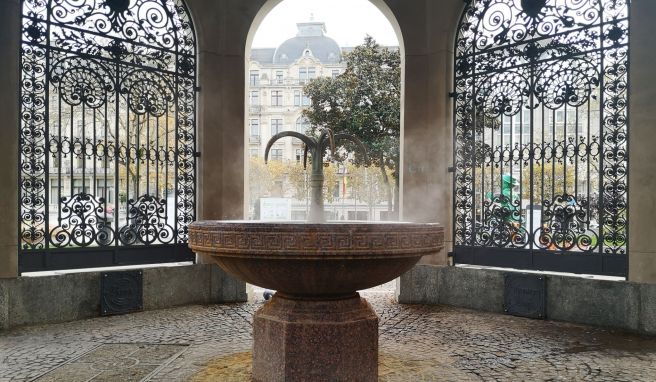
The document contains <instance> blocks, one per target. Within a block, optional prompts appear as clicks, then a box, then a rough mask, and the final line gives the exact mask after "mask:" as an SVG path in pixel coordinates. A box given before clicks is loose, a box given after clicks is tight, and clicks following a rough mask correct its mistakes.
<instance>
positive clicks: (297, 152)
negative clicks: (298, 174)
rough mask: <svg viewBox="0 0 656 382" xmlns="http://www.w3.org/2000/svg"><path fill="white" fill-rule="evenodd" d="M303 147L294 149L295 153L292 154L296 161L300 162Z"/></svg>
mask: <svg viewBox="0 0 656 382" xmlns="http://www.w3.org/2000/svg"><path fill="white" fill-rule="evenodd" d="M303 151H304V150H303V149H296V154H295V155H294V158H295V159H296V162H297V163H300V162H302V161H303V155H304V154H303Z"/></svg>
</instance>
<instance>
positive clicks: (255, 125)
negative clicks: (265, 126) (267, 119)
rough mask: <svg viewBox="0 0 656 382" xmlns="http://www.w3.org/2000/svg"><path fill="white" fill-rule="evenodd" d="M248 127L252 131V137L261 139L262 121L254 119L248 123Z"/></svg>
mask: <svg viewBox="0 0 656 382" xmlns="http://www.w3.org/2000/svg"><path fill="white" fill-rule="evenodd" d="M248 127H249V130H250V131H251V137H259V136H260V120H259V119H257V118H253V119H251V120H250V121H248Z"/></svg>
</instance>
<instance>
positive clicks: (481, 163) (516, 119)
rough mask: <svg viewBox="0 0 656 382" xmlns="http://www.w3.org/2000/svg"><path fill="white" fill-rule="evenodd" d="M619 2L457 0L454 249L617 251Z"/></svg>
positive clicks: (621, 198)
mask: <svg viewBox="0 0 656 382" xmlns="http://www.w3.org/2000/svg"><path fill="white" fill-rule="evenodd" d="M628 12H629V1H628V0H471V1H469V2H468V3H467V6H466V8H465V11H464V13H463V16H462V20H461V22H460V25H459V29H458V37H457V40H456V57H455V87H456V88H455V92H454V93H455V94H456V97H455V106H454V107H455V115H456V118H455V157H456V164H455V169H456V171H455V176H454V182H455V186H454V193H455V205H454V208H455V211H454V236H455V238H454V240H455V243H456V252H457V248H458V246H464V247H481V248H484V247H493V248H499V247H501V248H515V249H517V248H521V249H525V250H527V251H533V250H535V251H540V253H545V252H547V253H549V252H554V253H559V252H580V253H590V254H593V253H596V254H608V255H613V254H619V255H624V254H625V253H626V250H627V232H628V223H627V219H626V213H627V151H626V150H627V130H628V116H627V105H628V100H627V99H628V94H627V81H628V40H629V33H628V23H629V19H628ZM506 177H510V178H512V179H513V182H512V185H508V184H507V183H506V182H505V179H506ZM511 189H512V190H511ZM508 195H514V196H513V199H512V200H511V199H508Z"/></svg>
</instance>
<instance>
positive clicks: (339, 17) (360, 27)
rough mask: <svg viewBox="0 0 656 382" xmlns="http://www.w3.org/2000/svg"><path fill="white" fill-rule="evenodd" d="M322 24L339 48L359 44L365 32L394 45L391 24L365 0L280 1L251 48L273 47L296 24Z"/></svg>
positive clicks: (289, 36) (280, 41)
mask: <svg viewBox="0 0 656 382" xmlns="http://www.w3.org/2000/svg"><path fill="white" fill-rule="evenodd" d="M311 15H312V16H313V17H314V20H315V21H323V22H325V23H326V28H327V30H328V33H327V35H328V36H329V37H332V38H333V39H335V41H337V44H338V45H339V46H341V47H351V46H356V45H360V44H361V43H362V42H363V40H364V37H365V36H366V35H367V34H368V35H370V36H372V37H373V38H374V39H375V40H376V41H377V42H378V43H379V44H381V45H385V46H398V45H399V42H398V39H397V37H396V33H394V29H393V28H392V25H391V24H390V22H389V21H388V20H387V18H386V17H385V16H384V15H383V14H382V12H381V11H380V10H379V9H378V7H376V6H375V5H373V4H372V3H370V2H369V1H368V0H284V1H282V2H281V3H280V4H278V5H277V6H276V7H275V8H274V9H273V10H272V11H271V12H269V14H268V15H266V17H265V18H264V20H263V21H262V23H261V24H260V27H259V28H258V30H257V32H256V33H255V37H254V39H253V46H252V47H253V48H275V47H277V46H278V45H280V44H281V43H283V42H284V41H285V40H287V39H289V38H292V37H294V36H296V23H298V22H307V21H310V17H311Z"/></svg>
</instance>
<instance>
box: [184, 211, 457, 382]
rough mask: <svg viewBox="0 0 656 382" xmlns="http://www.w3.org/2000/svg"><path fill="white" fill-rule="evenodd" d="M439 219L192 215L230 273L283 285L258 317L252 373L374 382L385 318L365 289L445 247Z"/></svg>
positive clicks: (200, 245) (197, 240) (272, 381)
mask: <svg viewBox="0 0 656 382" xmlns="http://www.w3.org/2000/svg"><path fill="white" fill-rule="evenodd" d="M443 240H444V229H443V228H442V227H440V226H439V225H437V224H414V223H357V222H339V223H327V224H303V223H265V222H252V221H250V222H244V221H204V222H195V223H192V224H191V225H190V228H189V246H190V247H191V249H192V250H194V251H195V252H197V253H200V254H204V255H207V256H208V257H211V258H212V259H213V260H214V261H215V262H216V263H217V264H218V265H219V266H220V267H221V268H223V269H224V270H225V271H226V272H228V273H230V274H232V275H234V276H236V277H238V278H240V279H242V280H244V281H246V282H248V283H251V284H253V285H257V286H260V287H263V288H266V289H272V290H276V291H277V293H276V294H275V295H274V296H273V298H272V299H271V301H269V302H267V303H265V304H264V305H263V306H262V308H261V309H260V310H258V311H257V313H256V314H255V317H254V323H253V377H254V379H255V380H256V381H258V382H265V381H266V382H277V381H313V382H320V381H331V382H334V381H377V380H378V366H377V362H378V317H377V316H376V313H375V312H374V311H373V310H372V309H371V306H370V305H369V303H367V302H366V301H365V300H364V299H362V298H360V297H359V295H358V294H357V293H356V291H358V290H363V289H367V288H371V287H374V286H376V285H380V284H383V283H386V282H388V281H390V280H393V279H395V278H396V277H398V276H400V275H401V274H403V273H404V272H406V271H408V270H409V269H410V268H412V267H413V266H414V265H415V264H416V263H417V261H419V259H420V258H421V257H422V256H424V255H429V254H434V253H437V252H439V251H440V250H441V249H442V246H443Z"/></svg>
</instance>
